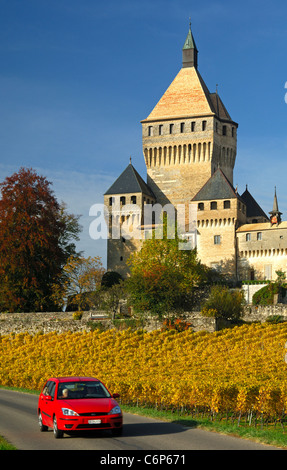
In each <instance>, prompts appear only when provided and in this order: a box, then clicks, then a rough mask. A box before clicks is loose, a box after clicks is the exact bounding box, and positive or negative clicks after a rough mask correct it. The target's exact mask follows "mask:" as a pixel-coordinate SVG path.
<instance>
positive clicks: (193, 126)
mask: <svg viewBox="0 0 287 470" xmlns="http://www.w3.org/2000/svg"><path fill="white" fill-rule="evenodd" d="M194 131H195V121H193V122H192V123H191V132H194Z"/></svg>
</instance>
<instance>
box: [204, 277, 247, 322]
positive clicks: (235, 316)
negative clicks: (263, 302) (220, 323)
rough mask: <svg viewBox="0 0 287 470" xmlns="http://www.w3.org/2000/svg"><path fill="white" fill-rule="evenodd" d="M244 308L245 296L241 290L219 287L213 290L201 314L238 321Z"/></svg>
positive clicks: (214, 287)
mask: <svg viewBox="0 0 287 470" xmlns="http://www.w3.org/2000/svg"><path fill="white" fill-rule="evenodd" d="M243 306H244V294H243V292H242V291H241V290H238V289H234V290H232V289H229V288H228V287H225V286H221V285H217V286H213V287H212V288H211V292H210V296H209V298H208V300H207V301H206V302H205V304H204V307H203V309H202V311H201V313H202V315H203V316H205V317H213V318H218V319H223V320H231V321H238V320H240V318H241V316H242V313H243Z"/></svg>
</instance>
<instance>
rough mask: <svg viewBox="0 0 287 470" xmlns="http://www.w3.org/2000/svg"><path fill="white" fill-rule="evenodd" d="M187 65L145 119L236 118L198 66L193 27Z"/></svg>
mask: <svg viewBox="0 0 287 470" xmlns="http://www.w3.org/2000/svg"><path fill="white" fill-rule="evenodd" d="M182 53H183V65H182V68H181V69H180V71H179V72H178V74H177V75H176V77H175V78H174V80H173V81H172V83H171V84H170V86H169V87H168V88H167V90H166V91H165V93H164V94H163V96H162V97H161V99H160V100H159V101H158V103H157V104H156V106H155V107H154V109H153V110H152V112H151V113H150V114H149V116H148V117H147V118H146V119H145V120H143V121H142V122H148V121H160V120H164V119H179V118H181V119H182V118H189V117H199V116H214V115H216V116H217V117H218V118H219V119H220V120H227V121H231V122H232V123H233V124H234V125H235V126H238V125H237V123H235V122H234V121H232V119H231V117H230V115H229V114H228V112H227V110H226V108H225V106H224V104H223V103H222V100H221V99H220V97H219V96H218V93H217V92H216V93H210V91H209V89H208V88H207V86H206V84H205V82H204V80H203V78H202V77H201V75H200V73H199V71H198V69H197V54H198V51H197V48H196V45H195V41H194V38H193V35H192V32H191V28H189V31H188V35H187V38H186V40H185V43H184V46H183V50H182Z"/></svg>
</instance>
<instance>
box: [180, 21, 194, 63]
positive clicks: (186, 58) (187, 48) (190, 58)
mask: <svg viewBox="0 0 287 470" xmlns="http://www.w3.org/2000/svg"><path fill="white" fill-rule="evenodd" d="M197 55H198V50H197V47H196V44H195V41H194V38H193V35H192V32H191V23H189V31H188V35H187V38H186V40H185V43H184V46H183V49H182V65H183V67H195V68H196V69H197Z"/></svg>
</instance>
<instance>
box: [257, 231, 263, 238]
mask: <svg viewBox="0 0 287 470" xmlns="http://www.w3.org/2000/svg"><path fill="white" fill-rule="evenodd" d="M257 240H262V232H257Z"/></svg>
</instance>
